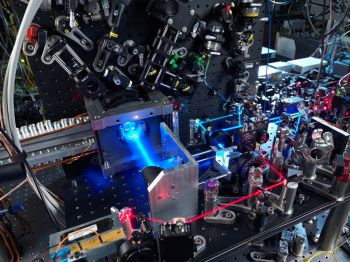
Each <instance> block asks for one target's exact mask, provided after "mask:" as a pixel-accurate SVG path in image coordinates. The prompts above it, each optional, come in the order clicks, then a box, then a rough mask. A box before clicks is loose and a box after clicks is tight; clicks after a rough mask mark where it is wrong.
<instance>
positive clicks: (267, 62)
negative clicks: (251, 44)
mask: <svg viewBox="0 0 350 262" xmlns="http://www.w3.org/2000/svg"><path fill="white" fill-rule="evenodd" d="M267 13H268V18H269V29H268V43H267V57H266V74H265V90H264V96H265V97H266V92H267V85H268V77H267V73H268V66H269V63H270V48H271V31H272V15H271V3H270V0H268V1H267ZM264 112H266V100H265V99H264Z"/></svg>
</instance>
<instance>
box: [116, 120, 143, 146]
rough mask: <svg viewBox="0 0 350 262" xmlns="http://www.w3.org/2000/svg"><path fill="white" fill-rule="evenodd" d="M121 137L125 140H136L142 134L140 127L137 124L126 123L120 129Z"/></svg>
mask: <svg viewBox="0 0 350 262" xmlns="http://www.w3.org/2000/svg"><path fill="white" fill-rule="evenodd" d="M120 129H121V132H122V136H123V138H124V139H126V140H130V141H132V140H135V141H136V140H138V139H139V138H140V136H141V135H142V133H143V129H142V125H141V124H140V123H139V122H134V121H130V122H126V123H125V124H123V125H121V127H120Z"/></svg>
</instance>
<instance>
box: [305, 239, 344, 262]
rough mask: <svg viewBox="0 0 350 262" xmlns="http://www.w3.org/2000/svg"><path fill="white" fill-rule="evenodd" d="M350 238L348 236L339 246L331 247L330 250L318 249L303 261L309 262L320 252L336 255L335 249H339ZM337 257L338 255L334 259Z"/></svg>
mask: <svg viewBox="0 0 350 262" xmlns="http://www.w3.org/2000/svg"><path fill="white" fill-rule="evenodd" d="M349 240H350V238H348V239H346V240H345V241H344V242H343V243H341V244H340V245H339V246H337V247H335V248H333V249H331V250H328V251H319V252H317V253H316V254H314V255H313V256H311V257H310V258H306V259H305V260H304V262H311V260H312V259H314V258H315V257H316V256H319V255H321V254H331V255H332V256H334V257H335V256H336V255H335V251H337V249H339V248H340V247H341V246H342V245H344V244H345V243H346V242H348V241H349ZM337 259H338V257H336V260H337Z"/></svg>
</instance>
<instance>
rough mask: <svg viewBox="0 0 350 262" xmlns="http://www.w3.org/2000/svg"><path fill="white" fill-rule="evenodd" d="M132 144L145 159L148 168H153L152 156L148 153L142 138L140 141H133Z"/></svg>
mask: <svg viewBox="0 0 350 262" xmlns="http://www.w3.org/2000/svg"><path fill="white" fill-rule="evenodd" d="M132 143H133V144H135V146H136V147H137V149H138V151H139V152H140V154H141V156H142V158H143V159H144V162H145V164H146V166H153V165H154V161H153V160H152V158H151V156H150V155H149V153H148V152H147V149H146V146H145V145H144V144H143V143H142V140H141V139H140V138H138V139H135V140H133V141H132Z"/></svg>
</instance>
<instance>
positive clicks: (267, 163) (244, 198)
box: [148, 159, 287, 224]
mask: <svg viewBox="0 0 350 262" xmlns="http://www.w3.org/2000/svg"><path fill="white" fill-rule="evenodd" d="M265 164H266V165H267V166H269V167H270V168H271V169H272V171H273V172H275V173H276V174H277V175H278V176H279V177H280V178H281V179H282V180H281V181H280V182H278V183H276V184H273V185H271V186H268V187H266V188H263V189H259V190H257V191H255V192H254V193H252V194H249V195H247V196H243V197H241V198H239V199H236V200H234V201H232V202H229V203H227V204H225V205H222V206H219V207H217V208H215V209H213V210H210V211H208V212H205V213H203V214H200V215H198V216H195V217H192V218H189V219H187V220H186V222H187V223H193V222H195V221H197V220H199V219H202V218H204V217H207V216H210V215H212V214H214V213H217V212H218V211H220V210H222V209H226V208H228V207H231V206H233V205H235V204H238V203H241V202H243V201H245V200H248V199H249V198H252V197H255V196H258V195H260V194H262V193H263V192H264V191H271V190H272V189H275V188H278V187H280V186H282V185H285V184H286V182H287V180H286V178H285V177H284V176H283V174H281V173H280V172H279V171H278V170H277V169H276V168H275V167H274V166H272V165H271V164H270V163H269V162H268V160H266V159H265ZM148 220H149V221H151V222H155V223H161V224H163V223H168V221H165V220H161V219H156V218H152V217H149V218H148Z"/></svg>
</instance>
